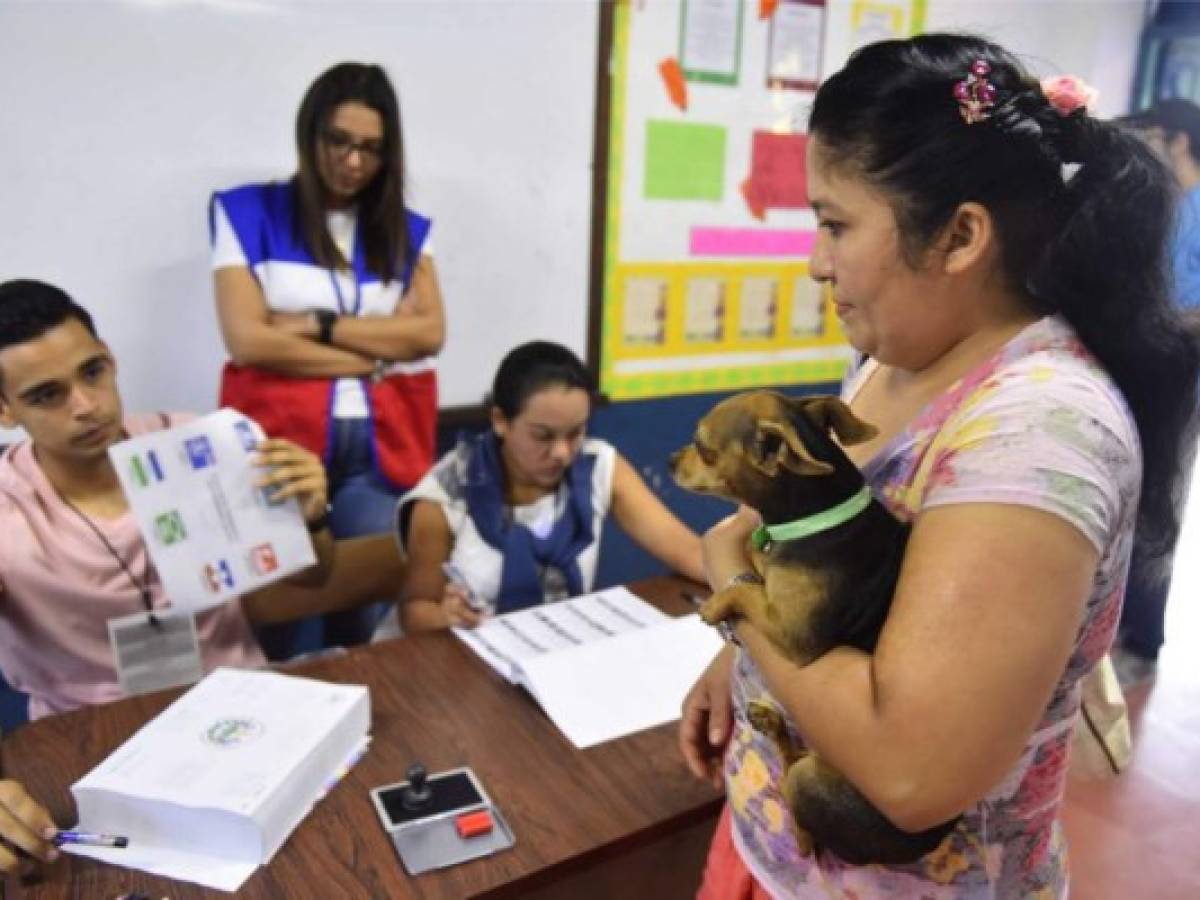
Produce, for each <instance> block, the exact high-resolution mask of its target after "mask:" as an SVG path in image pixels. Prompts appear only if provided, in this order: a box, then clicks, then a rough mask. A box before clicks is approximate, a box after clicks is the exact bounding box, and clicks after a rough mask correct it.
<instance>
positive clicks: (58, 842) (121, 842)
mask: <svg viewBox="0 0 1200 900" xmlns="http://www.w3.org/2000/svg"><path fill="white" fill-rule="evenodd" d="M50 842H51V843H52V844H54V846H55V847H61V846H62V845H63V844H83V845H85V846H88V847H128V846H129V838H127V837H122V836H121V835H117V834H96V833H95V832H92V831H60V832H59V833H58V834H56V835H55V836H54V837H53V838H52V839H51V841H50Z"/></svg>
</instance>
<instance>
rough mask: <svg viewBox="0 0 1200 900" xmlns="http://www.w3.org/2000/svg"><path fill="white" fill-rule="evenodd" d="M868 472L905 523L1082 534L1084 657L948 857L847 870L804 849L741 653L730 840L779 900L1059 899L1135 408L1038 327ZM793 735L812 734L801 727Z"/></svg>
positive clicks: (1130, 502) (1111, 584)
mask: <svg viewBox="0 0 1200 900" xmlns="http://www.w3.org/2000/svg"><path fill="white" fill-rule="evenodd" d="M875 368H876V367H875V365H874V364H873V363H867V365H866V366H864V367H863V369H862V370H861V371H859V372H858V373H856V374H855V375H854V376H852V377H851V378H850V379H849V380H848V382H847V385H846V390H845V392H844V394H845V396H846V397H848V398H853V396H854V394H855V393H856V391H857V390H858V389H859V387H861V385H862V384H864V383H865V382H866V380H867V379H869V378H870V377H871V374H872V373H873V372H874V371H875ZM864 474H865V475H866V477H867V480H868V481H869V482H870V484H871V487H872V489H873V490H874V491H875V494H876V496H878V497H879V498H880V499H881V500H882V501H883V502H884V503H885V504H886V505H887V506H888V507H889V508H890V509H891V510H892V512H893V513H895V514H896V515H897V516H899V517H900V518H902V519H905V520H911V519H913V518H915V517H916V516H917V515H918V514H919V513H920V512H921V511H922V510H924V509H929V508H932V507H934V506H941V505H945V504H951V503H976V502H988V503H1015V504H1020V505H1022V506H1031V507H1035V508H1037V509H1041V510H1045V511H1048V512H1051V513H1053V514H1055V515H1058V516H1061V517H1062V518H1063V519H1065V520H1066V521H1068V522H1070V523H1071V524H1072V525H1074V526H1075V527H1076V528H1078V529H1079V530H1080V531H1081V532H1082V533H1083V534H1084V535H1085V536H1086V537H1087V538H1088V540H1090V541H1091V542H1092V543H1093V544H1094V545H1095V547H1096V549H1097V551H1098V552H1099V554H1100V561H1099V564H1098V566H1097V569H1096V575H1095V581H1094V586H1093V590H1092V594H1091V597H1090V599H1089V600H1088V603H1087V607H1086V614H1085V616H1084V619H1083V621H1082V623H1081V624H1080V627H1079V631H1078V633H1077V635H1076V638H1075V645H1074V652H1073V653H1072V655H1071V658H1070V661H1069V663H1068V665H1067V668H1066V671H1064V672H1063V674H1062V677H1061V678H1060V680H1059V682H1058V685H1057V687H1056V688H1055V690H1054V694H1053V696H1052V698H1051V700H1050V704H1049V706H1047V708H1046V711H1045V713H1044V714H1043V716H1042V719H1041V722H1040V723H1039V724H1038V726H1037V729H1036V731H1035V732H1034V733H1033V734H1032V735H1031V736H1030V738H1029V740H1028V742H1027V743H1026V745H1025V750H1024V752H1023V754H1022V755H1021V758H1020V760H1019V761H1018V763H1017V765H1016V766H1015V767H1014V768H1013V769H1012V771H1010V772H1009V773H1008V774H1007V775H1006V776H1005V778H1004V779H1003V780H1002V781H1001V782H1000V783H999V784H997V785H995V786H994V787H993V788H992V789H991V791H990V792H989V793H988V795H987V796H986V797H984V798H983V799H982V800H981V801H979V802H978V803H977V804H975V805H974V806H973V807H971V808H970V809H968V810H966V813H965V815H964V816H963V817H962V819H961V821H960V823H959V826H958V827H957V828H956V829H955V830H954V831H953V832H952V833H951V834H950V835H949V836H947V838H946V840H945V841H943V842H942V844H941V846H940V847H939V848H938V849H937V850H935V851H934V852H933V853H931V854H929V855H927V856H925V857H923V858H922V859H920V860H919V861H917V862H916V863H914V864H911V865H907V866H894V867H887V866H879V865H871V866H851V865H848V864H846V863H844V862H842V861H841V860H840V859H838V858H837V857H835V856H833V855H832V854H830V853H829V852H828V851H818V853H817V854H816V855H807V854H804V853H802V852H801V850H800V849H799V847H798V846H797V844H796V842H795V839H794V837H793V833H792V830H791V829H792V824H791V815H790V813H789V812H788V811H787V808H786V805H785V803H784V801H783V798H782V795H781V794H780V791H779V787H778V786H779V785H780V784H781V782H782V775H783V765H782V761H781V759H780V756H779V754H778V751H777V750H776V749H775V746H774V744H773V743H771V742H770V741H769V740H767V739H766V738H764V737H763V736H762V735H760V734H759V733H758V732H757V731H755V730H754V729H753V728H752V727H751V726H750V725H749V723H748V722H747V720H746V715H745V710H746V707H747V705H748V704H749V703H750V702H752V701H757V702H766V703H769V704H771V705H774V706H776V708H778V704H777V703H776V702H775V701H774V699H773V698H772V697H771V696H770V694H769V693H768V692H767V690H766V687H765V686H764V682H763V681H762V678H761V676H760V675H759V673H758V671H757V669H756V668H755V666H754V664H753V662H752V661H751V659H750V657H749V656H748V655H747V654H745V653H741V654H739V657H738V661H737V665H736V667H735V674H734V686H733V700H734V716H735V722H734V731H733V737H732V739H731V741H730V745H729V750H728V752H727V755H726V759H725V774H726V787H727V790H728V797H729V804H730V808H731V812H732V816H733V837H734V842H735V845H736V846H737V848H738V851H739V853H740V854H741V856H742V859H743V860H744V861H745V862H746V865H747V866H748V867H749V869H750V871H751V872H752V873H753V874H754V876H755V878H756V879H757V880H758V881H759V883H761V884H762V885H763V887H764V888H766V890H767V891H769V892H770V893H771V894H772V895H773V896H776V897H786V898H791V897H797V898H799V897H805V898H807V897H821V898H826V897H857V898H864V900H865V898H878V897H888V898H922V900H923V898H930V900H942V898H947V900H948V898H956V900H958V898H1031V897H1034V898H1050V897H1061V896H1064V895H1065V894H1066V885H1067V866H1066V851H1065V843H1064V840H1063V837H1062V832H1061V828H1060V825H1059V821H1058V812H1059V808H1060V806H1061V804H1062V798H1063V791H1064V788H1065V780H1066V774H1067V763H1068V756H1069V750H1070V746H1071V736H1072V732H1073V730H1074V727H1075V721H1076V718H1077V717H1078V709H1079V682H1080V679H1081V678H1082V677H1083V676H1084V675H1085V674H1086V673H1087V672H1088V671H1089V670H1091V669H1092V667H1093V666H1095V664H1096V663H1097V662H1098V661H1099V659H1100V658H1101V657H1102V656H1103V655H1104V653H1105V652H1106V651H1107V649H1108V647H1109V644H1110V643H1111V642H1112V638H1113V635H1114V632H1115V630H1116V626H1117V619H1118V616H1119V613H1120V607H1121V599H1122V597H1123V595H1124V590H1125V574H1126V569H1127V568H1128V564H1129V554H1130V549H1131V547H1132V544H1133V527H1134V519H1135V514H1136V510H1137V501H1138V494H1139V491H1140V487H1141V449H1140V446H1139V443H1138V439H1137V431H1136V428H1135V426H1134V423H1133V419H1132V416H1131V415H1130V413H1129V410H1128V408H1127V407H1126V405H1125V402H1124V399H1123V398H1122V396H1121V394H1120V392H1119V390H1118V389H1117V387H1116V386H1115V385H1114V384H1113V383H1112V381H1111V380H1110V379H1109V377H1108V376H1107V374H1105V372H1104V371H1103V370H1102V369H1101V367H1100V366H1099V364H1098V363H1097V362H1096V360H1095V359H1094V358H1093V357H1092V356H1091V355H1090V354H1089V353H1088V351H1087V350H1086V349H1085V348H1084V346H1083V344H1082V343H1081V342H1080V341H1079V339H1078V337H1077V336H1076V335H1075V333H1074V331H1073V330H1072V329H1071V328H1070V327H1069V326H1068V325H1067V324H1066V323H1064V322H1063V321H1062V320H1060V319H1057V318H1046V319H1042V320H1041V321H1039V322H1036V323H1034V324H1033V325H1030V326H1029V327H1028V328H1026V329H1024V330H1023V331H1022V332H1021V333H1020V334H1019V335H1017V336H1016V337H1015V338H1013V339H1012V340H1011V341H1010V342H1009V343H1008V344H1007V345H1005V346H1004V347H1003V348H1002V349H1001V350H1000V351H999V352H998V353H997V354H996V355H995V356H994V357H993V358H991V359H990V360H988V361H987V362H986V363H984V364H982V365H981V366H979V367H978V368H977V369H975V370H974V371H973V372H971V373H970V374H969V375H967V376H966V377H965V378H963V379H962V380H961V381H959V382H957V383H956V384H954V385H952V386H951V387H950V389H949V390H947V391H946V392H945V394H943V395H942V396H941V397H940V398H938V399H937V400H936V401H935V402H933V403H931V404H930V405H929V406H928V407H926V408H925V409H924V410H923V411H922V412H921V413H920V414H919V415H918V416H917V417H916V418H915V419H914V421H913V422H912V423H910V425H909V427H908V429H907V430H906V431H904V432H902V433H901V434H899V435H898V436H897V437H896V438H895V439H894V440H892V441H891V442H890V443H889V444H888V445H887V446H885V447H884V448H883V449H882V450H881V451H880V452H879V453H878V454H877V455H876V456H875V457H874V458H873V459H872V460H871V461H870V463H869V464H868V465H867V466H866V468H865V470H864ZM995 602H997V603H1002V602H1004V597H1002V596H997V597H996V598H995ZM792 736H793V738H794V739H795V740H797V741H799V740H801V737H800V735H799V733H798V732H796V731H795V730H794V729H793V735H792Z"/></svg>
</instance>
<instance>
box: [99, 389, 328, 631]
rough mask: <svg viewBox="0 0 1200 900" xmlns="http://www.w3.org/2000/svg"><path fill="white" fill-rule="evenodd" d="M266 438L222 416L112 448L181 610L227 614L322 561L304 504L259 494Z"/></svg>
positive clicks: (232, 416) (228, 413)
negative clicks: (231, 604) (218, 609)
mask: <svg viewBox="0 0 1200 900" xmlns="http://www.w3.org/2000/svg"><path fill="white" fill-rule="evenodd" d="M262 438H263V434H262V430H261V429H260V428H259V427H258V425H256V424H255V423H254V422H253V421H252V420H250V419H248V418H246V417H245V416H243V415H242V414H241V413H238V412H235V411H234V410H232V409H222V410H218V411H217V412H215V413H212V414H210V415H207V416H204V417H203V418H199V419H194V420H192V421H190V422H188V423H186V424H184V425H179V426H176V427H174V428H168V429H165V430H162V431H154V432H150V433H149V434H144V435H139V436H138V437H135V438H130V439H129V440H126V441H121V442H120V443H119V444H114V445H113V446H112V447H110V448H109V450H108V453H109V457H110V458H111V459H112V462H113V466H114V467H115V468H116V471H117V476H118V478H120V480H121V488H122V489H123V490H124V492H125V496H126V497H127V498H128V499H129V506H130V509H131V510H132V511H133V515H134V518H135V519H136V520H137V523H138V526H139V527H140V528H141V531H142V534H143V536H144V537H145V540H146V547H147V548H148V549H149V551H150V558H151V559H152V560H154V566H155V568H156V569H157V570H158V574H159V577H160V578H162V582H163V587H164V589H165V591H166V595H167V596H168V597H170V598H171V603H172V605H173V606H174V607H175V608H176V609H190V610H201V609H206V608H208V607H210V606H217V605H219V604H221V603H223V602H225V601H226V600H229V599H230V598H232V597H237V596H240V595H242V594H245V593H247V592H248V591H253V590H256V589H257V588H260V587H263V586H264V585H268V584H271V583H272V582H274V581H278V580H279V579H280V578H283V577H284V576H286V575H290V574H291V573H293V572H296V571H299V570H300V569H304V568H306V567H308V566H311V565H312V564H313V563H314V562H315V561H316V557H315V556H314V554H313V548H312V540H311V538H310V537H309V534H308V529H307V528H306V527H305V525H304V517H303V515H302V514H301V512H300V507H299V505H298V504H297V502H296V500H295V499H288V500H285V501H282V502H272V500H271V498H270V497H269V495H268V492H267V491H266V490H264V489H262V488H257V487H255V482H256V481H257V480H258V479H259V478H261V477H262V475H263V473H264V471H265V470H264V469H262V468H261V467H259V466H255V465H253V464H252V457H253V453H254V448H255V446H256V445H257V443H258V442H259V441H261V440H262Z"/></svg>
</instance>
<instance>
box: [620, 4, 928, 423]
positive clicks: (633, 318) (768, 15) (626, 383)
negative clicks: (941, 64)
mask: <svg viewBox="0 0 1200 900" xmlns="http://www.w3.org/2000/svg"><path fill="white" fill-rule="evenodd" d="M924 7H925V4H924V0H895V2H890V0H853V2H843V0H629V2H618V3H616V4H615V6H614V8H613V11H612V12H613V22H612V39H611V65H610V77H611V84H610V102H609V109H608V111H607V112H608V143H607V169H606V172H607V178H606V181H605V197H604V204H605V205H604V221H603V236H604V240H603V276H602V278H601V283H600V288H599V291H600V303H599V320H600V321H599V323H598V329H597V330H598V344H599V347H598V353H599V360H600V367H599V368H600V382H601V389H602V390H603V391H604V392H605V393H606V394H607V395H608V396H609V397H611V398H612V399H616V400H622V399H639V398H650V397H659V396H667V395H675V394H684V393H700V392H708V391H722V390H736V389H742V388H749V387H754V386H761V385H781V384H803V383H809V384H812V383H828V382H832V381H837V380H839V379H840V378H841V377H842V375H843V374H844V373H845V370H846V367H847V365H848V364H849V361H850V359H851V356H852V351H851V349H850V347H849V346H848V345H847V344H846V342H845V338H844V336H843V335H842V333H841V330H840V328H839V325H838V321H837V317H836V315H835V314H834V311H833V307H832V304H831V303H830V298H829V296H828V290H827V289H826V288H824V287H822V286H821V285H818V284H817V283H816V282H814V281H813V280H812V279H811V278H810V277H809V270H808V257H809V256H810V254H811V251H812V247H813V243H814V240H815V237H816V232H815V228H816V220H815V217H814V216H813V213H812V210H811V209H810V208H809V206H808V200H807V189H806V185H805V175H804V154H805V146H806V141H807V134H806V131H807V120H808V111H809V107H810V106H811V103H812V98H813V92H814V91H815V90H816V88H817V86H818V85H819V84H820V81H821V79H822V78H823V77H824V75H826V74H827V73H828V72H832V71H835V70H836V69H837V68H839V67H840V66H841V65H842V63H843V62H844V60H845V57H846V56H848V55H849V53H850V52H851V50H853V49H854V48H855V47H857V46H860V45H862V44H865V43H869V42H871V41H875V40H879V39H882V38H885V37H903V36H906V35H908V34H911V33H915V32H917V31H919V30H920V28H921V25H922V23H923V19H924Z"/></svg>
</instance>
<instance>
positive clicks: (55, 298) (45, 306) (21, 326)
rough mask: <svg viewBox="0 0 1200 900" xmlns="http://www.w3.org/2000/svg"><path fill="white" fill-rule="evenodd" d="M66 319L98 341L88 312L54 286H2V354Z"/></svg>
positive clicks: (26, 282)
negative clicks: (71, 320)
mask: <svg viewBox="0 0 1200 900" xmlns="http://www.w3.org/2000/svg"><path fill="white" fill-rule="evenodd" d="M67 319H76V320H77V321H78V322H79V324H81V325H82V326H83V327H84V328H86V329H87V330H88V333H89V334H90V335H91V336H92V337H98V335H97V334H96V325H95V323H94V322H93V321H92V317H91V315H89V314H88V311H87V310H86V309H84V308H83V307H82V306H80V305H79V304H78V303H76V302H75V301H74V300H72V299H71V298H70V297H69V296H68V295H67V293H66V292H65V291H63V290H60V289H59V288H56V287H55V286H54V285H52V284H46V283H45V282H44V281H33V280H32V279H18V280H14V281H6V282H4V283H3V284H0V350H4V349H5V348H7V347H12V346H14V345H16V344H25V343H28V342H29V341H35V340H37V339H38V338H40V337H41V336H42V335H43V334H45V333H46V332H47V331H49V330H50V329H51V328H57V327H58V326H59V325H61V324H62V323H63V322H65V321H67ZM0 383H3V373H0Z"/></svg>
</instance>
